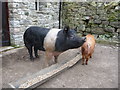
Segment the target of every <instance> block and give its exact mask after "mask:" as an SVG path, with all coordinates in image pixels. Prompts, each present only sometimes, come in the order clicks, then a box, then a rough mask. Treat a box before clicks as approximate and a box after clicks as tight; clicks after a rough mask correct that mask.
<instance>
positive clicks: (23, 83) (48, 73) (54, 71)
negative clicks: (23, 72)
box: [9, 54, 81, 89]
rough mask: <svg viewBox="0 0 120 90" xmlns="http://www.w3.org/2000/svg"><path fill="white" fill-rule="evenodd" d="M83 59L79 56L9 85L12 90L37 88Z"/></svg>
mask: <svg viewBox="0 0 120 90" xmlns="http://www.w3.org/2000/svg"><path fill="white" fill-rule="evenodd" d="M80 59H81V55H80V54H78V55H77V56H76V57H75V58H73V59H72V60H65V61H62V62H60V63H57V64H54V65H52V66H50V67H47V68H45V69H42V70H40V71H39V72H37V73H35V74H33V75H31V76H29V77H25V78H21V79H19V80H18V81H16V82H11V83H10V84H9V85H10V86H11V87H12V88H15V89H17V88H24V89H27V88H35V87H37V86H39V85H41V84H43V83H44V82H46V81H48V80H49V79H51V78H53V77H55V76H56V75H58V74H60V73H61V72H63V71H64V70H67V69H69V68H70V67H72V66H73V65H75V64H76V63H77V62H78V61H79V60H80Z"/></svg>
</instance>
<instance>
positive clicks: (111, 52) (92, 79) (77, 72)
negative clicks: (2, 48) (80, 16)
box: [0, 44, 118, 88]
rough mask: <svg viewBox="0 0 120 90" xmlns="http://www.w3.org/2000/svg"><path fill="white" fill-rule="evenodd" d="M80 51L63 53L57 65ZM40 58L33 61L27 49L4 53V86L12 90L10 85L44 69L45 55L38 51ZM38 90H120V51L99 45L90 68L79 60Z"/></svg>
mask: <svg viewBox="0 0 120 90" xmlns="http://www.w3.org/2000/svg"><path fill="white" fill-rule="evenodd" d="M78 52H79V50H78V49H75V50H69V51H67V52H65V53H63V54H61V55H60V56H59V58H58V63H59V62H60V61H62V60H64V59H72V58H74V56H75V55H76V54H77V53H78ZM39 55H40V58H39V59H36V60H35V61H34V62H31V61H30V60H29V55H28V53H27V50H26V48H17V49H14V50H9V51H7V52H4V53H3V57H2V67H0V70H2V87H3V88H9V87H10V86H9V85H8V84H9V83H10V82H12V81H16V80H18V79H20V78H22V77H25V76H29V75H32V74H33V73H36V72H38V71H39V70H41V69H43V68H45V67H46V66H45V62H44V58H45V56H44V52H39ZM38 88H118V48H117V47H115V46H110V45H107V46H106V45H101V44H97V45H96V47H95V52H94V54H93V58H92V59H90V60H89V61H88V65H81V61H80V62H78V63H77V64H76V65H75V66H73V67H72V68H70V69H68V70H66V71H64V72H62V73H61V74H59V75H58V76H56V77H54V78H52V79H50V80H49V81H47V82H46V83H44V84H42V85H41V86H39V87H38Z"/></svg>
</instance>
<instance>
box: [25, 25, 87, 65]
mask: <svg viewBox="0 0 120 90" xmlns="http://www.w3.org/2000/svg"><path fill="white" fill-rule="evenodd" d="M23 37H24V44H25V46H26V47H27V49H28V52H29V55H30V59H31V60H34V57H33V53H32V52H33V51H32V47H34V53H35V57H36V58H38V57H39V56H38V53H37V52H38V50H42V51H45V54H46V64H47V66H48V65H49V64H48V59H49V57H50V56H51V55H52V56H54V58H55V59H54V61H55V63H57V57H58V56H59V54H60V53H62V52H64V51H66V50H68V49H74V48H78V47H80V46H82V45H83V43H84V42H85V40H86V38H85V37H78V36H77V35H76V31H75V30H71V29H69V26H65V27H64V29H56V28H53V29H49V28H41V27H37V26H32V27H29V28H28V29H27V30H26V31H25V33H24V36H23ZM50 54H51V55H50Z"/></svg>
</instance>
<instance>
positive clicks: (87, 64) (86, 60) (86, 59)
mask: <svg viewBox="0 0 120 90" xmlns="http://www.w3.org/2000/svg"><path fill="white" fill-rule="evenodd" d="M88 60H89V57H87V58H86V65H88Z"/></svg>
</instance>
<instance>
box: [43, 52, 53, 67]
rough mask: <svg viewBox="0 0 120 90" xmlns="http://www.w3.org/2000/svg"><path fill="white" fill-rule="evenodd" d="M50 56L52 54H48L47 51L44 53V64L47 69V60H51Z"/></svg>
mask: <svg viewBox="0 0 120 90" xmlns="http://www.w3.org/2000/svg"><path fill="white" fill-rule="evenodd" d="M51 55H52V54H51V53H50V52H48V51H46V52H45V57H46V58H45V60H46V62H45V63H46V66H47V67H48V66H49V62H48V60H50V59H51Z"/></svg>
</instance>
